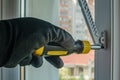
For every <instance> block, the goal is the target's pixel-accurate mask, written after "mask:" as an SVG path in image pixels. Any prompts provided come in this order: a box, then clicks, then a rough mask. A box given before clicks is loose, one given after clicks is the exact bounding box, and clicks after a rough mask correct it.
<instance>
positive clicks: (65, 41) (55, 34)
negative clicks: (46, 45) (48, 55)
mask: <svg viewBox="0 0 120 80" xmlns="http://www.w3.org/2000/svg"><path fill="white" fill-rule="evenodd" d="M51 26H52V27H53V29H52V32H51V35H52V36H51V37H52V40H51V42H56V43H58V44H59V45H61V46H63V47H64V48H66V49H71V48H73V46H74V44H75V41H74V39H73V37H72V36H71V35H70V34H69V33H68V32H67V31H65V30H63V29H61V28H58V27H56V26H54V25H52V24H51Z"/></svg>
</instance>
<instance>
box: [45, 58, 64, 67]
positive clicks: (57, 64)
mask: <svg viewBox="0 0 120 80" xmlns="http://www.w3.org/2000/svg"><path fill="white" fill-rule="evenodd" d="M45 59H46V60H47V61H48V62H49V63H51V64H52V65H53V66H54V67H56V68H61V67H63V65H64V63H63V61H62V59H61V58H60V57H58V56H49V57H45Z"/></svg>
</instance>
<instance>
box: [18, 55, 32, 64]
mask: <svg viewBox="0 0 120 80" xmlns="http://www.w3.org/2000/svg"><path fill="white" fill-rule="evenodd" d="M31 60H32V55H29V56H27V57H26V58H25V59H23V60H22V61H21V62H20V63H19V64H20V66H26V65H29V64H30V62H31Z"/></svg>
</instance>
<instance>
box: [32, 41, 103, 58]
mask: <svg viewBox="0 0 120 80" xmlns="http://www.w3.org/2000/svg"><path fill="white" fill-rule="evenodd" d="M91 49H93V50H99V49H101V46H100V45H90V42H89V41H81V40H78V41H76V42H75V45H74V46H73V48H72V49H65V48H63V47H61V46H53V45H45V46H43V47H41V48H39V49H37V50H35V51H34V55H36V56H65V55H70V54H72V53H77V54H87V53H89V51H90V50H91Z"/></svg>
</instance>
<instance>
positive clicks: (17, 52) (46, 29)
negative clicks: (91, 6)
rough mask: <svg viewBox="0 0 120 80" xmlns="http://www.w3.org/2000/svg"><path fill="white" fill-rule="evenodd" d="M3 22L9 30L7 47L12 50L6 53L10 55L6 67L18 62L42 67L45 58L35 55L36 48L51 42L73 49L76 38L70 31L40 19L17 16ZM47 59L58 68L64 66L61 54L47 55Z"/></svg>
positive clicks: (13, 65)
mask: <svg viewBox="0 0 120 80" xmlns="http://www.w3.org/2000/svg"><path fill="white" fill-rule="evenodd" d="M1 23H4V24H5V25H4V26H5V27H6V29H7V30H8V31H9V34H7V35H8V36H9V41H8V42H9V44H8V45H7V47H8V50H9V49H10V51H8V52H7V53H6V54H9V55H8V56H7V55H6V56H7V59H6V63H5V65H4V67H15V66H16V65H17V64H20V65H23V66H24V65H29V64H31V65H33V66H34V67H40V66H41V65H42V63H43V60H42V56H41V57H40V56H35V55H33V52H34V51H35V50H36V49H38V48H40V47H43V46H45V45H46V44H48V43H50V42H54V43H57V44H59V45H60V46H62V47H64V48H66V49H71V48H73V45H74V39H73V38H72V36H71V35H70V34H69V33H68V32H66V31H65V30H63V29H61V28H59V27H56V26H55V25H52V24H50V23H48V22H46V21H43V20H40V19H36V18H16V19H10V20H3V21H1ZM8 36H7V37H8ZM45 59H46V60H47V61H49V62H50V63H51V64H52V65H54V66H55V67H57V68H61V67H62V66H63V62H62V60H61V59H60V58H59V56H50V57H45Z"/></svg>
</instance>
